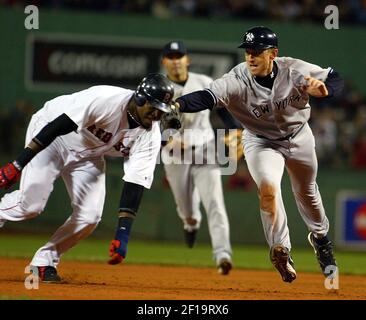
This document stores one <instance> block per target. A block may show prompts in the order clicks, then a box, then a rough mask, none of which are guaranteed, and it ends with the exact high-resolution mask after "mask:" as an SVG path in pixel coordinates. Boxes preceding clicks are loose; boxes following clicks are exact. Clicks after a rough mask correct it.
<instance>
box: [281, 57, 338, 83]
mask: <svg viewBox="0 0 366 320" xmlns="http://www.w3.org/2000/svg"><path fill="white" fill-rule="evenodd" d="M285 59H287V61H288V63H289V66H290V69H291V74H292V75H294V78H296V77H302V78H303V77H306V76H310V77H312V78H315V79H318V80H321V81H323V82H324V81H325V80H326V79H327V77H328V74H329V72H330V71H331V70H332V68H330V67H329V68H322V67H320V66H318V65H316V64H312V63H309V62H306V61H303V60H300V59H293V58H285ZM298 81H300V79H298Z"/></svg>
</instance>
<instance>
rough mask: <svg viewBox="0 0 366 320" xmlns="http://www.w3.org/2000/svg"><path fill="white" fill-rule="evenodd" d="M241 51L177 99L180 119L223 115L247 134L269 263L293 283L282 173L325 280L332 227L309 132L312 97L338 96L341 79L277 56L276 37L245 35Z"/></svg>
mask: <svg viewBox="0 0 366 320" xmlns="http://www.w3.org/2000/svg"><path fill="white" fill-rule="evenodd" d="M239 48H244V49H245V62H243V63H241V64H239V65H237V66H235V67H234V68H233V69H232V70H231V71H230V72H229V73H227V74H225V75H224V76H223V77H221V78H219V79H217V80H215V81H214V82H213V83H211V84H210V85H209V87H208V89H206V90H201V91H196V92H193V93H191V94H188V95H184V96H182V97H180V98H178V99H177V103H176V106H177V108H179V109H180V111H182V112H197V111H201V110H204V109H207V108H209V109H212V108H213V107H214V106H215V105H221V106H223V107H225V108H227V109H228V110H229V111H230V112H231V114H232V115H233V116H234V118H236V119H237V120H238V121H239V122H240V123H241V124H242V125H243V127H244V128H245V130H244V133H243V139H242V143H243V147H244V153H245V158H246V161H247V165H248V169H249V172H250V174H251V176H252V178H253V179H254V181H255V183H256V185H257V187H258V195H259V199H260V214H261V218H262V223H263V229H264V233H265V237H266V240H267V242H268V244H269V246H270V260H271V262H272V263H273V265H274V266H275V268H276V269H277V270H278V271H279V273H280V274H281V277H282V279H283V281H285V282H292V281H293V280H295V279H296V271H295V268H294V263H293V260H292V258H291V254H290V251H291V243H290V236H289V230H288V226H287V218H286V212H285V208H284V204H283V201H282V196H281V179H282V175H283V172H284V168H286V170H287V172H288V174H289V176H290V179H291V185H292V190H293V194H294V196H295V200H296V203H297V207H298V210H299V212H300V214H301V216H302V218H303V220H304V222H305V224H306V225H307V227H308V229H309V231H310V233H309V236H308V239H309V242H310V244H311V245H312V247H313V248H314V250H315V253H316V256H317V260H318V262H319V265H320V267H321V270H322V272H323V274H324V275H325V276H327V277H328V276H329V277H330V276H331V275H334V274H336V271H337V267H336V261H335V258H334V255H333V251H332V243H331V241H330V240H329V239H328V237H327V233H328V229H329V223H328V219H327V217H326V215H325V212H324V207H323V204H322V199H321V196H320V193H319V188H318V185H317V183H316V176H317V168H318V165H317V158H316V154H315V141H314V136H313V134H312V131H311V129H310V127H309V125H308V123H307V122H308V120H309V117H310V105H309V96H313V97H317V98H323V97H331V96H335V95H338V94H339V93H340V92H341V91H342V89H343V80H342V79H341V77H340V76H339V75H338V73H337V72H336V71H335V70H333V69H332V68H321V67H319V66H317V65H314V64H310V63H308V62H305V61H302V60H299V59H294V58H290V57H278V40H277V35H276V34H275V33H274V32H273V31H272V30H270V29H268V28H265V27H253V28H251V29H249V30H248V31H247V32H245V34H244V39H243V42H242V44H241V45H240V46H239Z"/></svg>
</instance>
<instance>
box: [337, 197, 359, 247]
mask: <svg viewBox="0 0 366 320" xmlns="http://www.w3.org/2000/svg"><path fill="white" fill-rule="evenodd" d="M336 244H337V246H338V247H341V248H343V249H355V250H364V251H366V191H365V192H359V191H342V192H339V193H338V195H337V215H336Z"/></svg>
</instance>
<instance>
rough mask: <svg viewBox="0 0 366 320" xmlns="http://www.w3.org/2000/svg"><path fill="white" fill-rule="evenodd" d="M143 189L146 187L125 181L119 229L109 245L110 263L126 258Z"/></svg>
mask: <svg viewBox="0 0 366 320" xmlns="http://www.w3.org/2000/svg"><path fill="white" fill-rule="evenodd" d="M143 191H144V187H143V186H141V185H139V184H136V183H132V182H125V183H124V185H123V190H122V194H121V199H120V208H119V213H118V225H117V230H116V233H115V236H114V239H113V240H112V241H111V244H110V246H109V256H110V257H111V258H110V259H109V260H108V263H109V264H119V263H121V262H122V261H123V260H124V259H125V258H126V255H127V245H128V240H129V237H130V233H131V227H132V223H133V221H134V220H135V217H136V213H137V210H138V208H139V206H140V202H141V199H142V195H143Z"/></svg>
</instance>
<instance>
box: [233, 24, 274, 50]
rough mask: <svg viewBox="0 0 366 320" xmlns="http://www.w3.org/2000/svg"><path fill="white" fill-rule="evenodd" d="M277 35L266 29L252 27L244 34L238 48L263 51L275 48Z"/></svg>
mask: <svg viewBox="0 0 366 320" xmlns="http://www.w3.org/2000/svg"><path fill="white" fill-rule="evenodd" d="M277 47H278V41H277V35H276V34H275V33H274V32H273V31H272V30H271V29H268V28H266V27H262V26H261V27H253V28H250V29H249V30H248V31H247V32H245V33H244V37H243V42H242V43H241V44H240V46H239V47H238V48H245V49H255V50H265V49H269V48H277Z"/></svg>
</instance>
